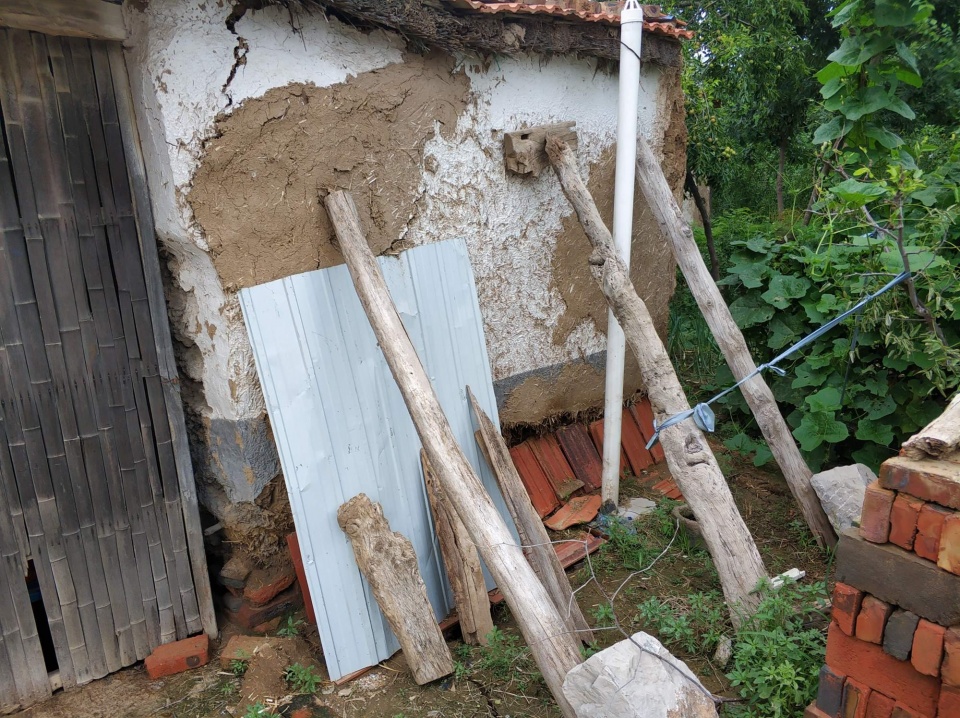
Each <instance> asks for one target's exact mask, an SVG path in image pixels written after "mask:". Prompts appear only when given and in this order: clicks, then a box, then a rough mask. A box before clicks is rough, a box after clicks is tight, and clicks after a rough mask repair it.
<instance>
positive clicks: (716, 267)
mask: <svg viewBox="0 0 960 718" xmlns="http://www.w3.org/2000/svg"><path fill="white" fill-rule="evenodd" d="M686 186H687V192H689V193H690V196H691V197H693V203H694V204H695V205H696V206H697V211H698V212H699V213H700V219H701V220H703V234H704V236H705V237H706V238H707V251H708V252H709V253H710V276H711V277H713V280H714V281H715V282H716V281H719V280H720V260H718V259H717V245H716V244H714V241H713V224H712V223H711V221H710V212H709V210H707V203H706V202H704V201H703V197H702V196H701V195H700V188H699V187H697V179H696V177H694V176H693V172H691V171H690V170H687V181H686Z"/></svg>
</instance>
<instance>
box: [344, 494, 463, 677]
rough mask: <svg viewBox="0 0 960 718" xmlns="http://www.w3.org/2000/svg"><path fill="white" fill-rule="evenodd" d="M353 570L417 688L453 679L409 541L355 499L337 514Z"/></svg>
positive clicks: (375, 508) (379, 512) (363, 499)
mask: <svg viewBox="0 0 960 718" xmlns="http://www.w3.org/2000/svg"><path fill="white" fill-rule="evenodd" d="M337 523H338V524H340V528H341V529H343V532H344V533H345V534H346V535H347V538H349V539H350V543H351V544H352V545H353V553H354V555H355V556H356V558H357V565H358V566H359V567H360V571H361V573H363V575H364V577H366V579H367V582H368V583H369V584H370V588H371V590H372V591H373V595H374V596H375V597H376V599H377V603H378V604H379V605H380V609H381V610H382V611H383V615H384V616H385V617H386V619H387V621H388V622H389V624H390V628H391V629H393V633H394V635H396V637H397V640H399V641H400V646H401V647H402V649H403V657H404V658H405V659H406V661H407V665H408V666H410V671H411V672H412V673H413V679H414V680H415V681H416V682H417V684H418V685H421V686H422V685H424V684H425V683H430V682H431V681H435V680H437V679H438V678H443V677H444V676H447V675H449V674H451V673H453V657H452V656H451V655H450V649H449V648H447V644H446V641H444V640H443V633H441V632H440V627H439V626H437V621H436V619H435V618H434V616H433V607H432V606H431V605H430V601H429V600H428V599H427V587H426V586H425V585H424V583H423V579H422V578H421V577H420V568H419V566H418V565H417V554H416V553H415V552H414V550H413V544H412V543H410V539H408V538H407V537H405V536H403V535H402V534H399V533H396V532H393V531H391V530H390V524H389V523H387V520H386V519H385V518H384V516H383V509H382V508H381V507H380V504H375V503H373V502H372V501H370V499H369V498H368V497H367V495H366V494H358V495H357V496H354V497H353V498H352V499H350V500H349V501H348V502H347V503H345V504H343V505H342V506H341V507H340V508H339V510H338V511H337Z"/></svg>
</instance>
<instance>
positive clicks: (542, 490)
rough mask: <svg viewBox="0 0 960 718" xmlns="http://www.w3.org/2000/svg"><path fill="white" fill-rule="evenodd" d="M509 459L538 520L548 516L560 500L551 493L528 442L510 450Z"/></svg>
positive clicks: (545, 477) (548, 481) (547, 480)
mask: <svg viewBox="0 0 960 718" xmlns="http://www.w3.org/2000/svg"><path fill="white" fill-rule="evenodd" d="M510 457H511V458H512V459H513V465H514V466H516V467H517V473H518V474H520V481H522V482H523V487H524V488H525V489H526V490H527V496H529V497H530V501H532V502H533V508H535V509H536V510H537V513H538V514H539V515H540V518H543V517H544V516H549V515H550V514H551V513H553V511H554V509H556V508H557V507H558V506H559V505H560V499H558V498H557V495H556V494H555V493H554V491H553V486H551V485H550V480H549V479H547V475H546V474H545V473H544V471H543V468H542V467H541V466H540V463H539V462H538V461H537V457H536V456H534V455H533V449H532V448H530V442H529V441H524V442H523V443H522V444H517V445H516V446H514V447H513V448H512V449H510Z"/></svg>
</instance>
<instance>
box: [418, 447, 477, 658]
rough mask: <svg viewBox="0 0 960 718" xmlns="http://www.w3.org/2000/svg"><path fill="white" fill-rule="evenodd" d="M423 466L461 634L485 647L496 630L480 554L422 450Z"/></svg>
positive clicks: (466, 641) (424, 479)
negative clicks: (491, 614) (491, 615)
mask: <svg viewBox="0 0 960 718" xmlns="http://www.w3.org/2000/svg"><path fill="white" fill-rule="evenodd" d="M420 464H421V465H422V466H423V483H424V484H425V485H426V487H427V498H428V499H429V501H430V510H431V512H433V525H434V527H435V528H436V530H437V541H438V542H439V543H440V553H441V555H442V556H443V565H444V566H446V568H447V578H448V579H449V580H450V588H451V590H452V591H453V600H454V602H455V603H456V606H457V617H458V618H459V619H460V633H461V634H462V635H463V640H464V642H465V643H471V644H473V645H475V646H476V645H480V646H485V645H487V642H488V641H487V636H489V635H490V632H491V631H493V619H492V618H491V617H490V596H489V595H488V594H487V586H486V583H485V581H484V580H483V569H482V568H481V567H480V555H479V554H478V553H477V547H476V546H474V545H473V541H471V540H470V534H468V533H467V527H466V526H464V525H463V521H461V520H460V517H459V516H458V515H457V512H456V511H454V509H453V506H451V505H450V502H449V501H448V500H447V495H446V494H445V493H444V492H443V487H442V486H440V480H439V479H437V473H436V472H435V471H434V470H433V467H432V466H430V460H429V459H428V458H427V452H425V451H423V449H421V450H420Z"/></svg>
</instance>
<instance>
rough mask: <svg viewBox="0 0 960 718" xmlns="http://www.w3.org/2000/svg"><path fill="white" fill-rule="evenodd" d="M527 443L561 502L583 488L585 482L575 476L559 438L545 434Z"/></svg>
mask: <svg viewBox="0 0 960 718" xmlns="http://www.w3.org/2000/svg"><path fill="white" fill-rule="evenodd" d="M527 441H528V442H529V444H530V448H531V449H533V455H534V456H536V457H537V462H538V463H539V464H540V468H541V469H543V473H545V474H546V475H547V479H548V480H549V481H550V485H551V486H552V487H553V491H554V493H555V494H556V495H557V496H558V497H559V498H560V500H561V501H563V500H565V499H566V498H567V497H568V496H570V494H572V493H573V492H574V491H576V490H577V489H582V488H583V482H582V481H580V480H578V479H577V478H576V476H574V473H573V468H571V466H570V462H568V461H567V457H565V456H564V455H563V450H562V449H561V448H560V442H558V441H557V437H555V436H554V435H553V434H544V435H543V436H538V437H536V438H533V439H528V440H527Z"/></svg>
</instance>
